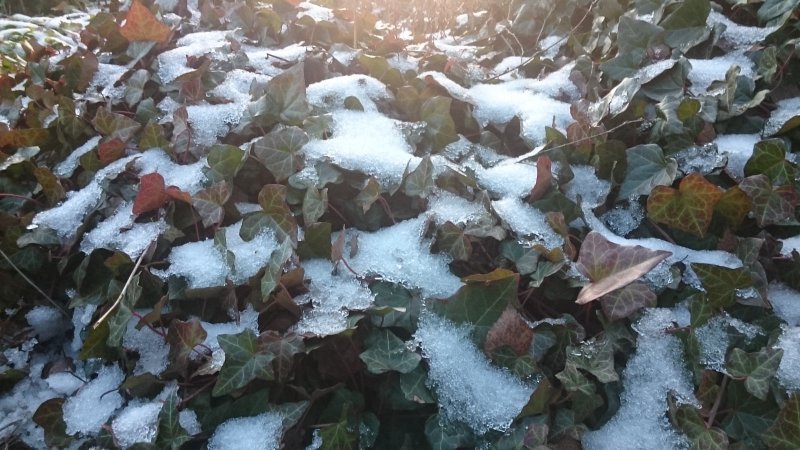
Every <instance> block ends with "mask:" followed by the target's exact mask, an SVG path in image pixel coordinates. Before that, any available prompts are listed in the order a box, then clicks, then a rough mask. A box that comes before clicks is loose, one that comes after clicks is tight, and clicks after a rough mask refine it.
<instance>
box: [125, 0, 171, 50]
mask: <svg viewBox="0 0 800 450" xmlns="http://www.w3.org/2000/svg"><path fill="white" fill-rule="evenodd" d="M119 32H120V34H122V35H123V36H124V37H125V39H127V40H129V41H155V42H159V43H164V42H167V41H168V40H169V36H170V34H171V33H172V30H170V28H169V27H168V26H166V25H164V24H163V23H161V22H160V21H159V20H158V19H157V18H156V16H154V15H153V13H152V12H150V10H149V9H147V7H146V6H144V5H143V4H142V3H141V2H140V1H139V0H134V1H133V3H132V4H131V8H130V9H129V10H128V15H127V16H125V24H124V25H122V27H120V29H119Z"/></svg>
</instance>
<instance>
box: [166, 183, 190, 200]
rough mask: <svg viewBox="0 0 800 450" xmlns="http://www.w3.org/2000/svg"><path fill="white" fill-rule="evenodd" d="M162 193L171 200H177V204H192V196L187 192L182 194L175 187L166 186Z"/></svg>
mask: <svg viewBox="0 0 800 450" xmlns="http://www.w3.org/2000/svg"><path fill="white" fill-rule="evenodd" d="M164 193H165V194H167V197H169V198H170V199H172V200H178V201H179V202H184V203H191V202H192V196H191V195H190V194H189V193H188V192H184V191H182V190H180V188H177V187H175V186H167V189H166V190H165V191H164Z"/></svg>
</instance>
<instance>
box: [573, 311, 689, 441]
mask: <svg viewBox="0 0 800 450" xmlns="http://www.w3.org/2000/svg"><path fill="white" fill-rule="evenodd" d="M684 315H685V314H678V313H676V311H674V310H669V309H659V308H654V309H648V310H647V311H646V312H645V314H644V315H643V316H642V318H641V319H639V321H638V322H637V323H636V325H635V326H634V329H635V330H636V332H637V333H638V334H639V338H638V340H637V343H636V353H634V355H633V357H631V359H630V360H629V361H628V364H627V366H626V367H625V370H624V372H623V374H622V383H623V387H624V390H623V392H622V395H621V402H622V404H621V406H620V409H619V411H617V414H616V415H615V416H614V417H612V418H611V420H609V421H608V422H607V423H606V424H605V425H603V427H601V428H600V429H598V430H596V431H590V432H588V433H586V434H584V435H583V445H584V448H586V449H587V450H604V449H608V450H616V449H679V448H688V440H687V439H686V438H685V436H683V435H682V434H681V433H679V432H678V431H676V430H675V429H674V428H673V427H672V425H670V423H669V420H668V419H667V416H666V412H667V396H668V395H669V393H670V392H674V393H675V394H676V395H677V396H678V398H680V399H683V401H685V402H692V401H693V399H694V394H693V391H694V389H693V384H692V381H691V377H690V376H689V372H688V370H687V369H686V367H685V366H684V362H683V345H682V344H681V341H680V339H678V338H677V337H676V336H672V335H669V334H666V333H665V332H664V329H666V328H668V327H670V326H671V325H672V323H673V322H677V323H678V325H688V323H686V322H687V321H685V318H683V317H682V316H684Z"/></svg>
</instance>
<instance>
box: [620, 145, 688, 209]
mask: <svg viewBox="0 0 800 450" xmlns="http://www.w3.org/2000/svg"><path fill="white" fill-rule="evenodd" d="M626 154H627V161H628V164H627V167H628V171H627V173H626V175H625V181H624V182H623V183H622V187H621V188H620V191H619V196H620V198H625V199H627V198H630V197H631V196H634V195H649V194H650V191H652V190H653V188H654V187H656V186H661V185H665V186H669V185H671V184H672V182H673V181H675V177H676V176H677V175H678V162H677V161H675V159H673V158H669V159H667V158H665V157H664V152H663V151H662V150H661V147H659V146H658V145H656V144H643V145H637V146H635V147H631V148H629V149H628V150H627V151H626Z"/></svg>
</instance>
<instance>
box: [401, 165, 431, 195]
mask: <svg viewBox="0 0 800 450" xmlns="http://www.w3.org/2000/svg"><path fill="white" fill-rule="evenodd" d="M434 187H436V186H435V185H434V183H433V163H432V162H431V157H430V155H425V157H424V158H422V161H420V163H419V165H418V166H417V167H416V169H414V170H413V171H411V173H409V174H408V175H406V176H405V179H404V180H403V192H404V193H405V194H406V195H408V196H409V197H422V198H425V197H427V196H428V194H429V193H430V192H431V191H432V190H433V188H434Z"/></svg>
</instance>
